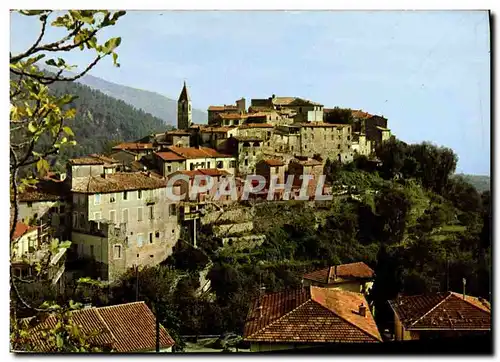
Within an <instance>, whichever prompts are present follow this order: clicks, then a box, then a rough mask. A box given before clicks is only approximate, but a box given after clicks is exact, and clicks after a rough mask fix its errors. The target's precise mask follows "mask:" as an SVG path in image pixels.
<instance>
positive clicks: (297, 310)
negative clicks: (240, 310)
mask: <svg viewBox="0 0 500 362" xmlns="http://www.w3.org/2000/svg"><path fill="white" fill-rule="evenodd" d="M361 304H363V305H364V306H367V305H368V304H367V301H366V299H365V297H364V296H363V295H362V294H358V293H353V292H348V291H344V290H340V289H331V288H317V287H310V288H304V289H298V290H289V291H284V292H279V293H272V294H267V295H264V296H263V297H262V298H260V299H259V298H257V299H255V300H254V301H253V302H252V306H251V308H250V311H249V313H248V318H247V322H246V324H245V330H244V338H245V340H246V341H250V342H257V341H259V342H275V343H276V342H282V343H321V342H326V343H353V342H358V343H361V342H381V341H382V338H381V336H380V333H379V332H378V329H377V325H376V324H375V321H374V320H373V316H372V315H371V313H370V311H369V309H368V307H367V308H366V315H365V316H361V315H360V314H359V306H360V305H361ZM259 305H260V306H261V309H260V310H259Z"/></svg>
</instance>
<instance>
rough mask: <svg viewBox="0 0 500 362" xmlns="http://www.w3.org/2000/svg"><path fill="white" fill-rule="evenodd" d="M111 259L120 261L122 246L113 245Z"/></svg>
mask: <svg viewBox="0 0 500 362" xmlns="http://www.w3.org/2000/svg"><path fill="white" fill-rule="evenodd" d="M113 258H114V259H121V258H122V246H121V245H114V246H113Z"/></svg>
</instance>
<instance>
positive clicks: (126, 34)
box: [11, 10, 491, 175]
mask: <svg viewBox="0 0 500 362" xmlns="http://www.w3.org/2000/svg"><path fill="white" fill-rule="evenodd" d="M488 16H489V15H488V13H487V12H486V11H350V12H349V11H152V10H151V11H128V12H127V14H126V15H125V16H124V17H123V18H121V19H120V20H119V21H118V23H117V25H116V26H114V27H112V28H108V29H106V31H105V32H103V33H102V36H103V39H104V37H106V38H108V37H114V36H121V38H122V43H121V45H120V47H119V48H118V54H119V62H120V64H121V67H120V68H116V67H113V65H112V62H111V59H104V60H103V61H101V62H100V63H99V64H98V65H97V67H95V68H94V69H93V70H92V72H91V74H92V75H94V76H97V77H100V78H102V79H105V80H107V81H111V82H114V83H118V84H123V85H127V86H131V87H134V88H140V89H145V90H149V91H155V92H158V93H160V94H163V95H165V96H167V97H169V98H174V99H177V97H178V95H179V93H180V90H181V88H182V83H183V81H186V82H187V84H188V87H189V90H190V94H191V99H192V102H193V107H194V108H198V109H202V110H206V109H207V108H208V106H209V105H211V104H214V105H217V104H231V103H234V101H235V100H236V99H239V98H241V97H245V98H246V99H247V105H248V104H249V102H250V99H251V98H267V97H270V96H271V95H272V94H276V95H277V96H297V97H302V98H306V99H310V100H313V101H316V102H320V103H322V104H324V105H325V107H327V108H330V107H331V108H333V107H334V106H339V107H347V108H352V109H362V110H364V111H366V112H369V113H372V114H378V115H383V116H384V117H386V118H387V119H388V122H389V127H390V128H391V130H392V132H393V133H394V134H395V135H396V137H398V138H399V139H401V140H403V141H405V142H409V143H415V142H422V141H430V142H432V143H434V144H436V145H439V146H445V147H450V148H452V149H453V150H454V151H455V153H457V154H458V157H459V162H458V166H457V172H463V173H471V174H480V175H489V174H490V123H491V120H490V37H489V31H490V29H489V17H488ZM38 33H39V24H38V22H37V20H36V19H34V18H27V17H24V16H20V15H18V14H13V15H12V16H11V51H12V52H14V53H17V52H19V51H22V50H24V49H26V48H27V47H29V46H30V45H31V44H32V43H33V42H34V41H35V40H36V37H37V35H38ZM58 35H61V33H60V32H57V31H55V30H54V29H50V30H49V31H48V32H47V40H49V41H50V40H51V39H54V40H55V39H57V36H58ZM65 59H67V60H68V61H69V62H71V63H72V64H76V65H78V64H80V65H84V64H87V63H88V61H89V59H90V57H89V56H88V55H86V54H85V53H84V52H79V51H78V52H75V53H70V54H65Z"/></svg>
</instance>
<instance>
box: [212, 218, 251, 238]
mask: <svg viewBox="0 0 500 362" xmlns="http://www.w3.org/2000/svg"><path fill="white" fill-rule="evenodd" d="M213 230H214V234H215V236H230V235H236V234H243V233H248V232H251V231H252V230H253V222H252V221H247V222H242V223H232V224H222V225H215V226H214V228H213Z"/></svg>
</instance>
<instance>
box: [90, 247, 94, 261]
mask: <svg viewBox="0 0 500 362" xmlns="http://www.w3.org/2000/svg"><path fill="white" fill-rule="evenodd" d="M90 257H91V258H92V259H93V258H94V245H90Z"/></svg>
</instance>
